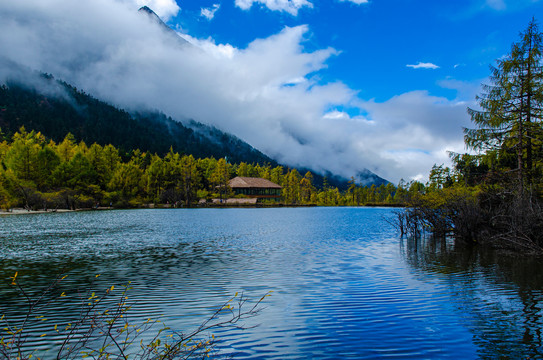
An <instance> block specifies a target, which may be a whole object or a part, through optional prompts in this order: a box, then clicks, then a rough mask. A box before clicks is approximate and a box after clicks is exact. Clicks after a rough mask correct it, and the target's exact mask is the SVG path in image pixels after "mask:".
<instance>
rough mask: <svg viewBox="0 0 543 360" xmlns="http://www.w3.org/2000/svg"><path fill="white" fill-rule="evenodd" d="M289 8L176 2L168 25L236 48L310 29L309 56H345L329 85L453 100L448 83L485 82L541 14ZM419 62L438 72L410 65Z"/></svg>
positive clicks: (483, 6)
mask: <svg viewBox="0 0 543 360" xmlns="http://www.w3.org/2000/svg"><path fill="white" fill-rule="evenodd" d="M270 2H271V1H270ZM274 2H277V1H274ZM284 3H285V6H284V9H285V10H271V9H270V8H269V7H267V6H266V4H265V3H264V4H263V3H258V2H255V3H253V4H252V6H251V7H250V8H248V9H245V10H244V9H242V8H240V7H239V6H236V4H235V3H234V1H233V0H230V1H177V4H178V5H179V8H180V11H179V12H178V14H177V16H175V17H171V18H169V19H168V24H169V25H171V26H172V27H180V29H182V30H181V31H183V32H187V33H188V34H190V35H191V36H196V37H199V38H208V37H209V38H212V39H214V41H215V42H216V43H221V44H231V45H233V46H235V47H237V48H245V47H246V46H247V45H248V44H249V43H250V42H252V41H253V40H254V39H256V38H266V37H268V36H270V35H273V34H276V33H278V32H280V31H281V30H282V29H283V28H284V27H285V26H290V27H294V26H298V25H302V24H304V25H308V26H309V31H308V33H307V34H306V35H305V41H304V42H303V43H302V45H303V46H304V48H305V49H306V51H314V50H317V49H322V48H327V47H333V48H334V49H336V50H338V51H339V52H340V53H339V54H338V55H337V56H334V57H332V58H331V59H330V60H329V61H328V63H327V65H328V67H327V69H325V70H322V71H320V72H319V75H320V76H322V78H323V81H333V80H336V79H341V81H343V82H344V83H345V84H347V85H348V86H349V87H351V88H353V89H356V90H358V91H360V96H361V97H362V98H364V99H371V98H374V99H376V100H377V101H385V100H387V99H389V98H391V97H393V96H394V95H398V94H401V93H404V92H408V91H411V90H428V91H430V93H431V94H434V95H437V96H445V97H447V98H449V99H454V98H455V97H456V96H457V94H456V92H455V91H454V90H453V89H447V88H446V87H444V86H443V84H442V81H445V80H450V79H454V80H459V81H467V82H472V81H480V80H481V79H482V78H485V77H486V76H488V73H489V71H488V66H489V65H490V64H492V63H493V62H494V61H495V59H497V58H499V57H501V56H502V55H504V54H505V53H507V51H508V50H509V48H510V46H511V44H512V42H514V41H516V40H517V39H518V37H517V36H518V33H519V32H520V31H521V30H523V29H524V28H525V27H526V25H527V23H528V22H529V21H530V19H531V18H532V17H537V15H539V14H543V1H532V0H515V1H505V0H503V1H502V0H493V1H492V0H491V1H484V0H479V1H468V0H454V1H439V0H438V1H436V0H430V1H428V0H370V1H368V2H365V3H364V2H363V3H361V4H356V3H353V2H349V1H338V0H326V1H323V0H317V1H311V2H309V1H308V2H307V4H311V5H305V6H302V7H300V8H299V9H297V12H296V13H293V12H292V10H291V12H288V9H289V7H288V3H289V2H287V1H285V2H284ZM290 3H294V2H290ZM202 9H209V10H210V11H213V10H214V14H213V17H212V18H211V19H208V18H206V17H205V16H202ZM419 63H427V64H433V65H436V66H438V68H435V69H433V68H424V67H420V68H413V67H408V66H407V65H417V64H419Z"/></svg>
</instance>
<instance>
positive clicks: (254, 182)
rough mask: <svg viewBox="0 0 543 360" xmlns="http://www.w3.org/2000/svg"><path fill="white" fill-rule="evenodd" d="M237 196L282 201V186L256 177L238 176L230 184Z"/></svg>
mask: <svg viewBox="0 0 543 360" xmlns="http://www.w3.org/2000/svg"><path fill="white" fill-rule="evenodd" d="M228 186H229V187H230V188H231V189H232V191H233V192H234V194H235V195H245V196H247V197H248V198H257V199H262V200H268V199H270V200H280V199H281V190H282V189H283V187H282V186H280V185H277V184H275V183H273V182H271V181H269V180H266V179H262V178H254V177H242V176H238V177H235V178H233V179H232V180H230V181H229V182H228Z"/></svg>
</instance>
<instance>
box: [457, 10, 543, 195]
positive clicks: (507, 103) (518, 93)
mask: <svg viewBox="0 0 543 360" xmlns="http://www.w3.org/2000/svg"><path fill="white" fill-rule="evenodd" d="M542 62H543V35H542V33H541V32H540V31H539V29H538V26H537V23H536V21H535V19H532V21H531V22H530V24H529V25H528V27H527V29H526V30H525V31H524V32H523V33H522V34H521V39H520V41H519V42H517V43H514V44H513V45H512V47H511V52H510V53H509V54H508V55H507V56H506V57H504V58H502V59H499V60H497V67H492V68H491V71H492V75H491V76H490V81H491V83H492V84H491V85H484V87H483V89H484V92H483V94H482V95H480V96H478V97H477V101H478V103H479V106H480V108H481V110H475V109H468V112H469V114H470V115H471V119H472V121H473V122H474V124H475V125H476V126H477V127H476V128H475V129H464V133H465V142H466V145H467V146H468V147H470V148H472V149H474V150H477V151H480V152H482V155H481V156H482V157H489V158H490V159H488V160H487V161H485V162H487V163H490V164H491V165H492V166H491V169H492V170H494V171H500V172H501V173H503V174H504V175H506V174H508V173H510V172H512V171H514V173H515V174H516V182H517V190H518V192H519V193H522V192H523V191H524V188H525V184H528V185H531V184H532V182H533V181H534V180H536V179H534V178H535V176H534V175H537V174H538V173H539V172H540V169H541V166H542V165H541V163H542V162H543V157H542V156H543V153H542V152H541V151H540V149H541V145H542V137H543V131H542V130H543V129H542V127H541V122H542V120H543V63H542ZM457 160H458V159H457ZM459 165H460V166H459V167H460V168H461V170H465V168H464V167H463V165H464V164H459ZM537 181H538V180H537Z"/></svg>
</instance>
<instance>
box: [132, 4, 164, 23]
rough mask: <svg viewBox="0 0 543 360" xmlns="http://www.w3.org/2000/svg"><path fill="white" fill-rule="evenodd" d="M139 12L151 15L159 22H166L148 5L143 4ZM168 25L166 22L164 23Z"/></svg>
mask: <svg viewBox="0 0 543 360" xmlns="http://www.w3.org/2000/svg"><path fill="white" fill-rule="evenodd" d="M138 12H140V13H142V14H146V15H147V16H149V17H150V18H151V19H153V20H154V21H156V22H158V23H162V24H164V22H163V21H162V19H160V16H158V15H157V13H156V12H154V11H153V10H152V9H151V8H150V7H148V6H142V7H140V9H139V10H138ZM164 25H165V26H166V24H164Z"/></svg>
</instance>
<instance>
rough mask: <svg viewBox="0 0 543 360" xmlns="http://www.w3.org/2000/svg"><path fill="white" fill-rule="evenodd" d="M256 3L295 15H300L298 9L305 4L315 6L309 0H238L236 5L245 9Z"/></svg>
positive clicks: (310, 6)
mask: <svg viewBox="0 0 543 360" xmlns="http://www.w3.org/2000/svg"><path fill="white" fill-rule="evenodd" d="M254 3H258V4H262V5H264V6H266V7H267V8H268V9H270V10H273V11H285V12H287V13H289V14H291V15H294V16H296V15H298V10H300V9H301V8H302V7H304V6H307V7H309V8H312V7H313V4H312V3H310V2H309V1H307V0H236V6H237V7H239V8H241V9H243V10H249V9H250V8H251V7H252V6H253V4H254Z"/></svg>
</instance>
